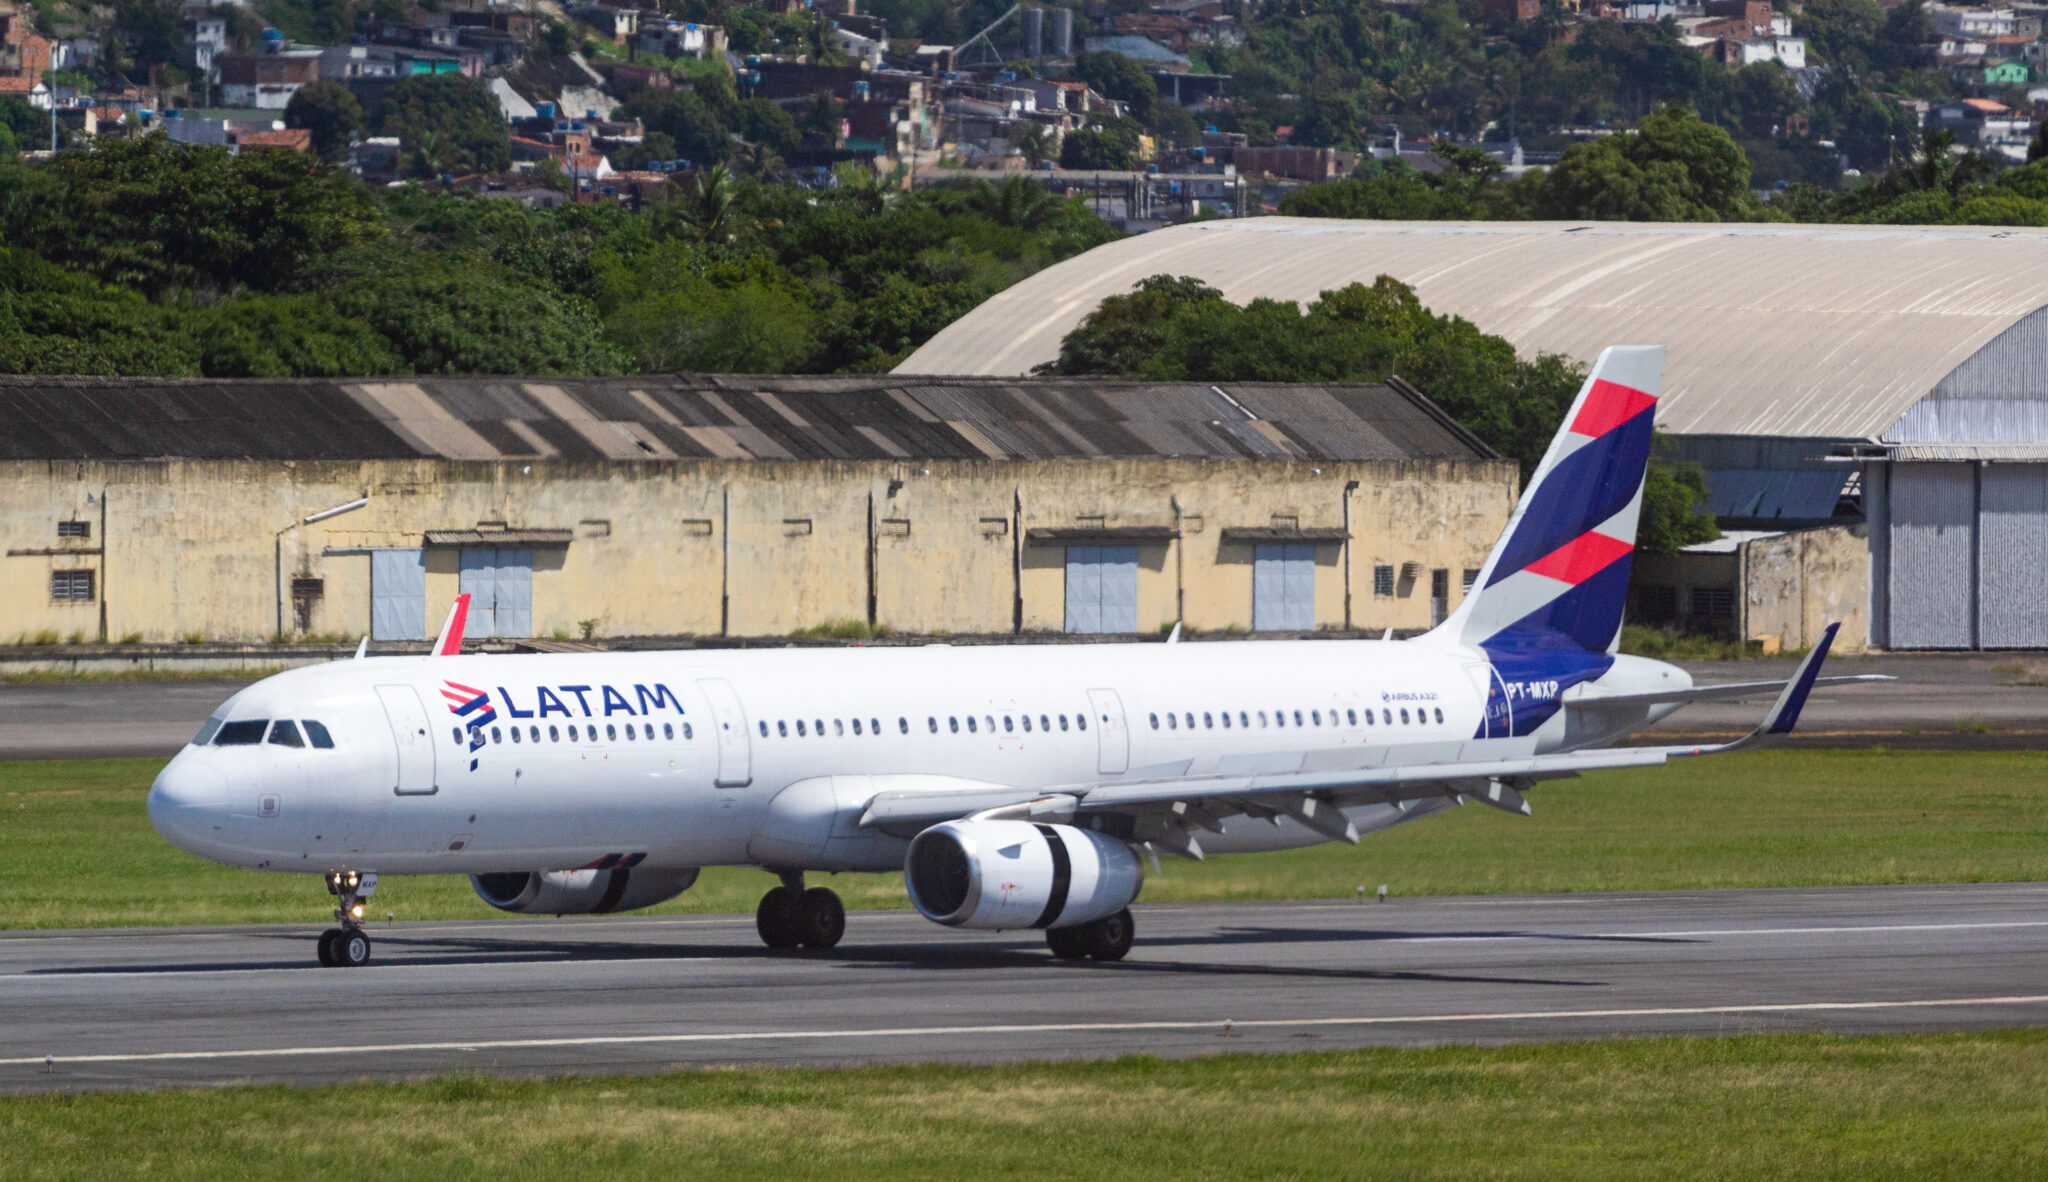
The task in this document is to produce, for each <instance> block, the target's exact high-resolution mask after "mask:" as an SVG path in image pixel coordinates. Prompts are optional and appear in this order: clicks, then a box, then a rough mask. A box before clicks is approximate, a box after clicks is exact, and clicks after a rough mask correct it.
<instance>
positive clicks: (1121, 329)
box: [1042, 275, 1720, 554]
mask: <svg viewBox="0 0 2048 1182" xmlns="http://www.w3.org/2000/svg"><path fill="white" fill-rule="evenodd" d="M1042 368H1043V369H1045V370H1046V371H1048V372H1052V373H1062V374H1116V375H1121V376H1124V377H1133V378H1144V379H1148V380H1153V381H1204V382H1229V381H1238V382H1248V381H1264V382H1333V381H1344V382H1357V381H1381V380H1384V379H1385V378H1387V377H1388V376H1389V375H1399V376H1400V377H1402V378H1403V379H1405V380H1407V381H1408V382H1409V383H1411V384H1413V385H1415V386H1417V387H1418V388H1420V389H1422V390H1426V391H1429V392H1431V393H1432V395H1433V397H1434V398H1435V400H1436V402H1437V404H1438V405H1439V406H1442V407H1443V408H1444V409H1445V410H1446V411H1448V412H1450V414H1451V415H1452V416H1453V417H1455V418H1457V419H1458V421H1459V422H1461V423H1463V424H1464V425H1465V426H1466V427H1467V428H1468V429H1470V430H1471V431H1472V432H1473V433H1474V434H1475V435H1478V436H1479V437H1480V438H1481V439H1483V440H1485V441H1486V443H1487V445H1488V446H1490V447H1492V448H1493V449H1494V450H1495V451H1498V452H1499V453H1501V454H1502V455H1504V456H1509V457H1512V458H1514V459H1516V460H1518V461H1520V462H1521V465H1522V471H1523V474H1524V475H1527V474H1528V473H1529V472H1531V471H1533V470H1534V468H1535V466H1536V463H1537V461H1538V460H1540V459H1542V457H1543V451H1544V449H1545V448H1547V447H1548V446H1549V445H1550V440H1551V437H1552V436H1553V435H1555V434H1556V433H1557V428H1558V424H1559V423H1560V422H1562V421H1563V418H1564V412H1565V411H1566V410H1567V409H1569V408H1570V406H1571V401H1572V398H1573V396H1574V395H1575V394H1577V393H1578V388H1579V383H1580V382H1581V381H1582V380H1583V379H1584V377H1585V367H1584V366H1581V365H1579V364H1578V363H1576V362H1574V361H1571V360H1570V359H1568V358H1564V357H1558V356H1554V355H1549V354H1545V355H1543V356H1540V357H1537V358H1535V359H1533V360H1525V359H1523V358H1520V357H1517V356H1516V355H1515V350H1514V346H1512V345H1510V344H1509V343H1508V342H1507V341H1505V340H1503V339H1501V338H1500V337H1497V336H1492V335H1490V334H1487V333H1483V332H1480V331H1479V329H1478V328H1477V327H1475V326H1474V325H1473V324H1472V323H1471V322H1470V321H1468V320H1465V319H1464V318H1462V317H1455V316H1440V315H1437V314H1436V313H1433V312H1431V311H1430V310H1429V309H1427V308H1425V307H1423V306H1422V303H1421V301H1419V300H1417V299H1416V297H1415V291H1414V289H1413V288H1410V287H1409V286H1408V285H1406V284H1404V283H1401V282H1400V281H1398V280H1396V279H1394V278H1392V277H1391V276H1387V275H1382V276H1380V277H1379V278H1378V279H1376V280H1374V282H1373V283H1372V285H1371V286H1369V287H1368V286H1367V285H1365V284H1363V283H1353V284H1350V285H1349V286H1346V287H1343V288H1340V289H1338V290H1336V291H1326V292H1324V293H1323V294H1322V297H1321V298H1320V299H1317V300H1314V301H1311V302H1310V303H1309V305H1308V307H1307V308H1305V309H1304V308H1302V307H1300V306H1298V305H1297V304H1295V303H1294V302H1293V301H1292V300H1270V299H1258V300H1253V301H1252V302H1251V303H1250V304H1248V305H1245V306H1242V307H1240V306H1238V305H1236V304H1233V303H1231V302H1230V301H1228V300H1226V299H1224V298H1223V293H1222V292H1219V291H1217V290H1216V289H1215V288H1212V287H1209V286H1208V285H1206V284H1204V283H1203V282H1201V281H1200V280H1198V279H1190V278H1184V277H1182V278H1176V277H1174V276H1170V275H1155V276H1153V277H1151V278H1150V279H1146V280H1144V281H1143V282H1141V283H1139V284H1138V289H1137V290H1136V291H1134V292H1131V293H1130V294H1128V295H1119V296H1111V297H1109V298H1108V299H1105V300H1103V301H1102V304H1101V305H1100V306H1099V307H1098V308H1097V309H1096V310H1095V311H1094V312H1091V313H1089V315H1088V317H1087V318H1086V319H1084V320H1083V321H1082V322H1081V323H1080V324H1079V325H1077V326H1075V328H1074V330H1073V331H1072V332H1070V333H1068V334H1067V336H1066V339H1065V340H1063V341H1062V342H1061V343H1060V355H1059V359H1058V360H1056V361H1053V362H1050V363H1049V364H1047V365H1045V366H1043V367H1042ZM1706 493H1707V488H1706V478H1705V476H1704V475H1703V474H1702V473H1701V471H1700V469H1699V467H1698V466H1697V465H1689V464H1666V463H1662V462H1655V463H1652V465H1651V467H1650V476H1649V484H1648V485H1647V486H1646V488H1645V490H1644V501H1643V520H1642V530H1641V533H1640V534H1639V535H1638V539H1637V540H1638V544H1639V545H1640V546H1641V548H1642V549H1643V550H1644V551H1645V552H1647V553H1653V554H1655V553H1668V552H1669V551H1671V550H1673V549H1676V548H1677V547H1679V546H1685V545H1690V544H1692V543H1693V542H1699V541H1705V540H1707V539H1709V538H1715V537H1719V536H1720V533H1719V531H1718V530H1717V529H1716V528H1715V526H1714V522H1713V518H1712V517H1711V516H1708V515H1707V514H1704V513H1701V512H1700V511H1699V510H1698V509H1697V508H1696V506H1697V505H1698V504H1699V502H1701V501H1702V500H1704V499H1705V497H1706Z"/></svg>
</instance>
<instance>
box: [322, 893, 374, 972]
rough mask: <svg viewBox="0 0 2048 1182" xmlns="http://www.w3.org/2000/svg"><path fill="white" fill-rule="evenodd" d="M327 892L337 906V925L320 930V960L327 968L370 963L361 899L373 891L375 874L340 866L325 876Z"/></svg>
mask: <svg viewBox="0 0 2048 1182" xmlns="http://www.w3.org/2000/svg"><path fill="white" fill-rule="evenodd" d="M327 893H328V894H330V895H333V896H334V897H335V899H336V900H337V902H338V903H339V906H337V907H335V909H334V918H335V919H337V920H339V921H341V926H340V927H338V928H328V929H327V930H326V931H324V932H321V933H320V963H321V964H323V965H325V966H327V967H328V968H356V967H359V966H361V965H366V964H368V963H370V936H369V933H367V932H365V931H363V900H364V899H367V898H369V897H370V896H371V895H374V894H376V893H377V876H376V875H374V874H364V873H361V872H360V871H355V870H343V871H340V872H338V873H335V874H330V875H328V876H327Z"/></svg>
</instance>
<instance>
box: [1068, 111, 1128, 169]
mask: <svg viewBox="0 0 2048 1182" xmlns="http://www.w3.org/2000/svg"><path fill="white" fill-rule="evenodd" d="M1128 124H1129V121H1128V120H1124V121H1121V122H1120V123H1116V124H1111V125H1097V126H1094V127H1081V128H1076V129H1075V130H1073V131H1070V132H1068V133H1067V138H1066V139H1065V140H1063V141H1062V142H1061V143H1060V167H1061V168H1077V169H1088V170H1099V171H1121V170H1124V169H1129V168H1135V167H1136V166H1137V163H1138V133H1137V130H1136V129H1135V128H1133V127H1130V126H1129V125H1128Z"/></svg>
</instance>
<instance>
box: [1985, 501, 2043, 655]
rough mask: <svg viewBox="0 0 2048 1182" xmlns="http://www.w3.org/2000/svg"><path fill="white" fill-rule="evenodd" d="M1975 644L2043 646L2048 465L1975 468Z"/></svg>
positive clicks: (2016, 646)
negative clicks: (1977, 543) (1977, 542)
mask: <svg viewBox="0 0 2048 1182" xmlns="http://www.w3.org/2000/svg"><path fill="white" fill-rule="evenodd" d="M1980 479H1981V481H1982V484H1981V486H1980V492H1979V495H1978V504H1979V510H1978V512H1979V517H1978V525H1977V528H1978V529H1979V530H1980V531H1981V534H1980V540H1981V545H1980V546H1979V551H1978V552H1979V555H1980V558H1979V575H1978V605H1977V613H1978V621H1979V625H1978V644H1979V645H1980V646H1982V647H1984V648H2048V464H1991V465H1987V466H1986V467H1984V468H1983V469H1982V470H1981V473H1980Z"/></svg>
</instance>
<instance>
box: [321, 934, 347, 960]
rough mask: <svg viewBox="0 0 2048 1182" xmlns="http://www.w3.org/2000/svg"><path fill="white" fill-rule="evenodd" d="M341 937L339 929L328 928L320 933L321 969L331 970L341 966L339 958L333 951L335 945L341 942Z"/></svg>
mask: <svg viewBox="0 0 2048 1182" xmlns="http://www.w3.org/2000/svg"><path fill="white" fill-rule="evenodd" d="M341 937H342V931H341V929H340V928H328V929H327V930H326V931H324V932H321V933H320V964H321V966H322V967H323V968H330V969H331V968H334V967H336V966H337V965H339V964H341V956H340V955H339V954H338V953H336V951H335V945H336V944H338V943H340V942H341Z"/></svg>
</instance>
